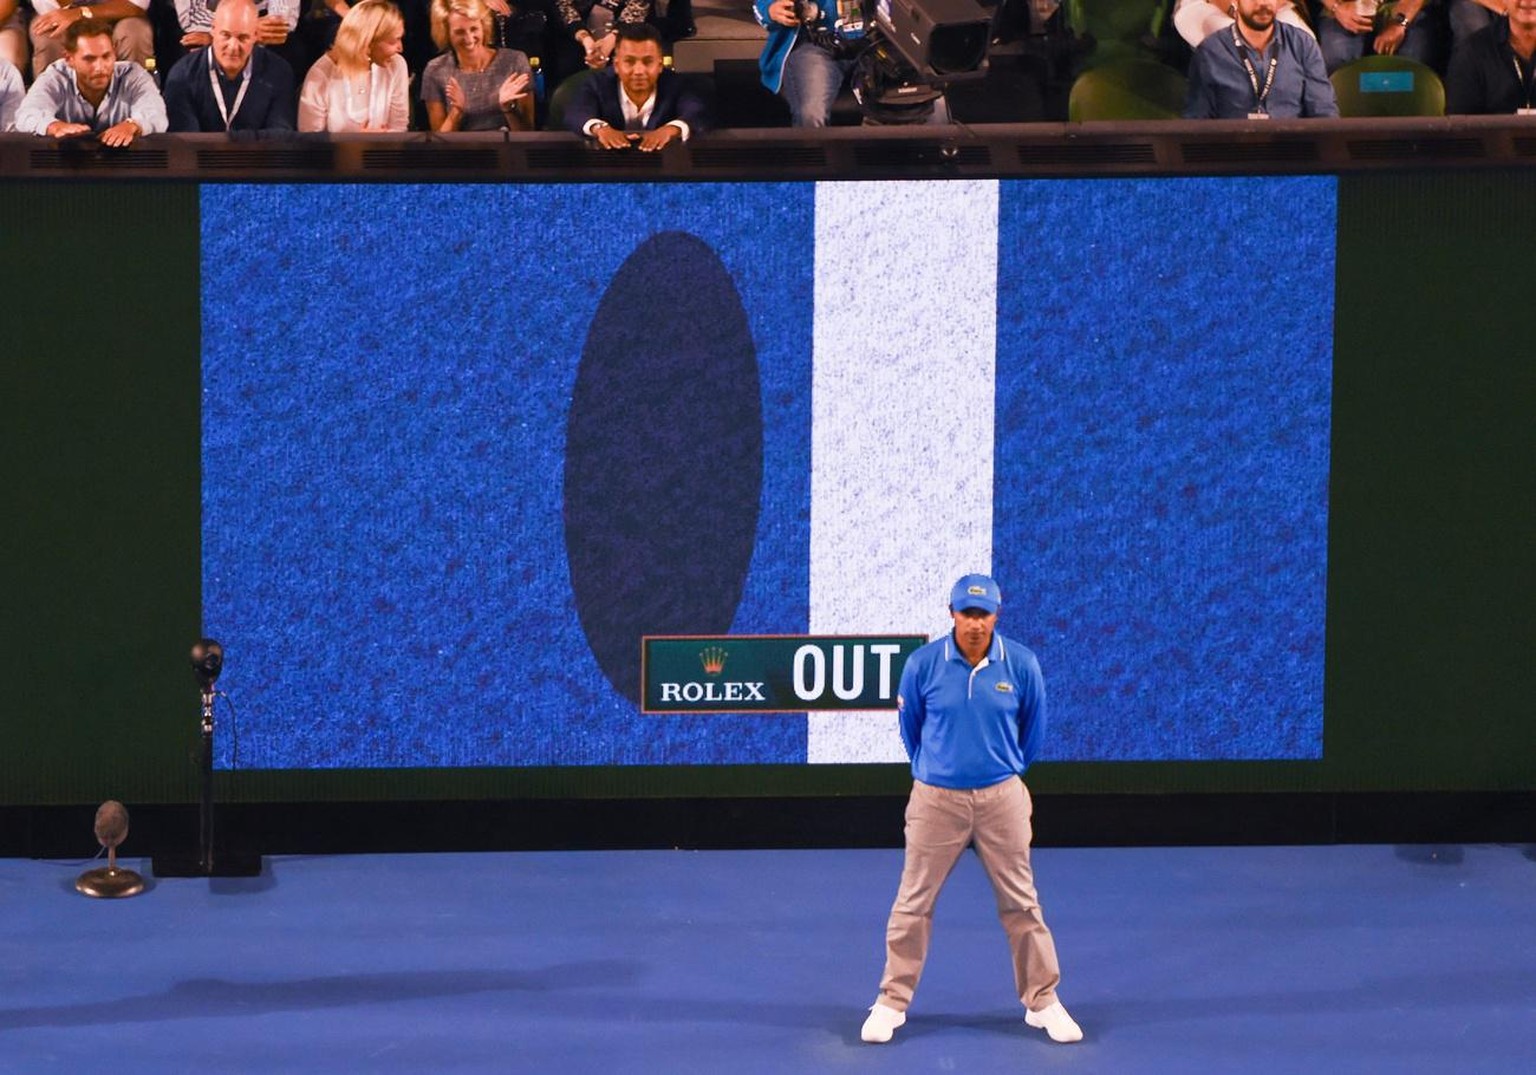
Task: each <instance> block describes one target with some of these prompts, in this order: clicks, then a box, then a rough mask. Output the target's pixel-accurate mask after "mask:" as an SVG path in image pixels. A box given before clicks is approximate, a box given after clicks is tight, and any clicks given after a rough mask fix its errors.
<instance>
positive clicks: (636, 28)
mask: <svg viewBox="0 0 1536 1075" xmlns="http://www.w3.org/2000/svg"><path fill="white" fill-rule="evenodd" d="M613 32H614V33H615V34H617V35H618V37H619V39H618V40H617V41H615V42H614V43H613V47H614V49H615V50H617V49H618V47H619V46H620V45H621V44H623V43H624V42H625V41H636V42H638V41H654V42H656V47H657V48H659V49H661V51H662V52H666V51H667V50H666V47H665V46H664V45H663V44H662V43H661V31H660V30H658V29H656V27H654V26H652V25H651V24H650V23H648V22H620V23H615V24H614V27H613Z"/></svg>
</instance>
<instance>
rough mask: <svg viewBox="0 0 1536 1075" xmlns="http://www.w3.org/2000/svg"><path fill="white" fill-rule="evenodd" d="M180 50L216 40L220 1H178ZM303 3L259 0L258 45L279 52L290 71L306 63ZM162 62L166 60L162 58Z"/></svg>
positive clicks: (257, 8) (257, 6)
mask: <svg viewBox="0 0 1536 1075" xmlns="http://www.w3.org/2000/svg"><path fill="white" fill-rule="evenodd" d="M175 3H176V22H177V24H178V25H180V27H181V46H182V48H186V49H200V48H205V47H207V45H208V44H209V42H210V41H211V40H212V39H213V16H214V12H215V11H217V10H218V6H219V0H175ZM303 6H304V0H256V15H257V20H256V44H258V45H261V46H262V47H263V48H267V49H272V50H275V51H276V52H278V53H279V54H280V55H281V56H282V57H283V59H284V60H286V61H288V66H289V67H290V68H291V67H293V65H294V64H302V63H303V62H304V50H303V48H302V47H301V46H300V44H299V35H298V32H297V31H298V26H299V10H300V9H301V8H302V7H303ZM162 59H163V57H162Z"/></svg>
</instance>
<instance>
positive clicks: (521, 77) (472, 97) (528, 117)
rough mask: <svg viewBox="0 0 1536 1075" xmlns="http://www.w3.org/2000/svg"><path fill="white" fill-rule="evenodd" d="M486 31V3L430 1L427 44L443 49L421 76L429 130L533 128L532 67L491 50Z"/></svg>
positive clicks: (511, 53)
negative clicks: (433, 44) (429, 37)
mask: <svg viewBox="0 0 1536 1075" xmlns="http://www.w3.org/2000/svg"><path fill="white" fill-rule="evenodd" d="M491 32H492V21H491V9H490V7H489V6H487V5H486V3H485V0H432V40H434V41H436V42H437V44H438V46H439V47H440V48H442V49H443V50H444V52H443V54H442V55H441V56H439V57H438V58H437V59H435V60H433V61H432V62H431V63H429V64H427V69H426V70H425V71H423V72H422V74H421V100H422V103H423V104H425V105H426V108H427V124H428V126H430V127H431V128H432V130H434V131H495V130H500V129H501V128H503V127H509V128H511V129H512V130H514V131H531V130H533V68H532V67H530V66H529V64H528V57H527V56H525V55H523V54H522V53H521V52H518V51H517V50H516V49H499V48H495V47H493V46H492V45H491V43H490V42H491Z"/></svg>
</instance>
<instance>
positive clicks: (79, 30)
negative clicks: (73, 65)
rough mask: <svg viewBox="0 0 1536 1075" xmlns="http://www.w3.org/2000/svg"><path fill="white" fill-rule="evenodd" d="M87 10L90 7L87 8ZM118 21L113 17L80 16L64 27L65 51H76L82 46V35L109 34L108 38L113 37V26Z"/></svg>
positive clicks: (97, 35)
mask: <svg viewBox="0 0 1536 1075" xmlns="http://www.w3.org/2000/svg"><path fill="white" fill-rule="evenodd" d="M86 10H87V11H89V10H90V9H89V8H87V9H86ZM115 25H116V23H115V22H114V21H113V20H111V19H86V18H79V19H76V20H75V21H74V22H72V23H70V24H69V25H68V26H66V27H65V28H64V51H65V52H74V51H75V50H76V49H77V48H79V46H80V39H81V38H82V37H99V36H101V35H102V34H106V35H107V40H109V41H110V40H111V39H112V27H113V26H115Z"/></svg>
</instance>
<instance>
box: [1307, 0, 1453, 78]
mask: <svg viewBox="0 0 1536 1075" xmlns="http://www.w3.org/2000/svg"><path fill="white" fill-rule="evenodd" d="M1424 5H1425V0H1397V2H1396V3H1395V4H1393V5H1392V6H1391V12H1390V14H1389V13H1388V12H1387V10H1386V9H1385V8H1384V7H1383V6H1382V5H1381V4H1380V3H1378V0H1318V6H1319V7H1320V8H1321V9H1322V12H1321V18H1319V19H1318V22H1317V43H1318V45H1319V46H1320V47H1321V48H1322V50H1323V65H1324V66H1325V67H1327V68H1328V72H1329V73H1330V74H1332V73H1333V72H1334V71H1337V70H1338V69H1339V68H1340V67H1343V66H1344V65H1345V64H1347V63H1351V62H1353V61H1355V60H1358V59H1359V58H1360V57H1361V56H1364V55H1376V56H1394V55H1402V56H1406V57H1408V58H1409V59H1410V60H1417V61H1419V62H1420V63H1428V62H1429V60H1430V56H1431V53H1432V52H1433V50H1434V45H1435V41H1434V34H1433V33H1432V32H1431V31H1430V28H1429V20H1428V19H1421V18H1419V12H1420V11H1422V10H1424Z"/></svg>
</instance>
